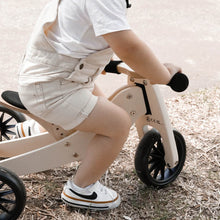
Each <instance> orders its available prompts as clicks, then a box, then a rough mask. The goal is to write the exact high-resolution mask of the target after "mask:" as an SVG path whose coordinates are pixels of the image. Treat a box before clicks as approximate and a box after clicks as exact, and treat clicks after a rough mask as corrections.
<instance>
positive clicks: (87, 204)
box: [61, 193, 121, 211]
mask: <svg viewBox="0 0 220 220" xmlns="http://www.w3.org/2000/svg"><path fill="white" fill-rule="evenodd" d="M61 199H62V201H63V202H64V203H65V204H67V205H69V206H72V207H75V208H82V209H91V210H99V211H101V210H109V209H114V208H116V207H118V206H119V205H120V203H121V201H120V196H118V199H117V200H115V201H114V202H113V203H111V204H110V206H109V205H106V204H102V206H101V205H100V206H95V205H97V204H95V203H94V204H92V202H83V204H79V203H74V202H72V201H69V200H70V199H69V198H68V197H66V196H65V195H64V194H63V193H62V194H61Z"/></svg>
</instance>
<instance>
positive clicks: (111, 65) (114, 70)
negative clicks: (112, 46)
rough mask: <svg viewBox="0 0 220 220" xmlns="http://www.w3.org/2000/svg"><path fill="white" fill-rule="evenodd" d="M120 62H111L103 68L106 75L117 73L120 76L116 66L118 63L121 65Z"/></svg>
mask: <svg viewBox="0 0 220 220" xmlns="http://www.w3.org/2000/svg"><path fill="white" fill-rule="evenodd" d="M121 62H122V61H121V60H111V61H110V62H109V63H108V64H107V65H106V66H105V69H104V70H105V72H107V73H117V74H120V73H119V72H118V69H117V66H118V64H119V63H121Z"/></svg>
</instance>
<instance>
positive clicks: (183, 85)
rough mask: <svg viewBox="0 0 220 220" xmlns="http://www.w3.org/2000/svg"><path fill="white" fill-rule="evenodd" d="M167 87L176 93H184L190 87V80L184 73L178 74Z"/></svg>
mask: <svg viewBox="0 0 220 220" xmlns="http://www.w3.org/2000/svg"><path fill="white" fill-rule="evenodd" d="M167 85H168V86H170V87H171V88H172V90H174V91H175V92H183V91H184V90H186V89H187V87H188V85H189V79H188V77H187V76H186V75H185V74H183V73H176V74H174V75H173V77H172V78H171V80H170V82H169V83H168V84H167Z"/></svg>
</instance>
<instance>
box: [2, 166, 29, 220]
mask: <svg viewBox="0 0 220 220" xmlns="http://www.w3.org/2000/svg"><path fill="white" fill-rule="evenodd" d="M25 203H26V190H25V187H24V184H23V183H22V181H21V180H20V178H19V177H18V176H17V175H16V174H14V173H13V172H12V171H10V170H8V169H6V168H3V167H0V220H9V219H10V220H15V219H17V218H18V217H19V215H20V214H21V213H22V211H23V209H24V206H25Z"/></svg>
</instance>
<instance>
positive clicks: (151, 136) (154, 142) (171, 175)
mask: <svg viewBox="0 0 220 220" xmlns="http://www.w3.org/2000/svg"><path fill="white" fill-rule="evenodd" d="M173 133H174V138H175V141H176V147H177V151H178V156H179V162H178V164H177V165H176V166H175V167H174V168H169V167H167V165H166V162H165V152H164V146H163V140H162V138H161V136H160V134H159V132H158V131H157V130H156V129H152V130H150V131H148V132H147V133H146V134H145V135H144V137H143V138H142V140H141V141H140V143H139V145H138V147H137V151H136V154H135V169H136V172H137V175H138V177H139V178H140V180H141V181H142V182H143V183H145V184H146V185H151V186H156V187H164V186H166V185H167V184H169V183H171V182H173V181H174V180H175V179H176V178H177V176H178V175H179V174H180V172H181V170H182V168H183V165H184V162H185V159H186V144H185V141H184V138H183V136H182V135H181V134H180V133H179V132H178V131H176V130H174V131H173Z"/></svg>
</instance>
